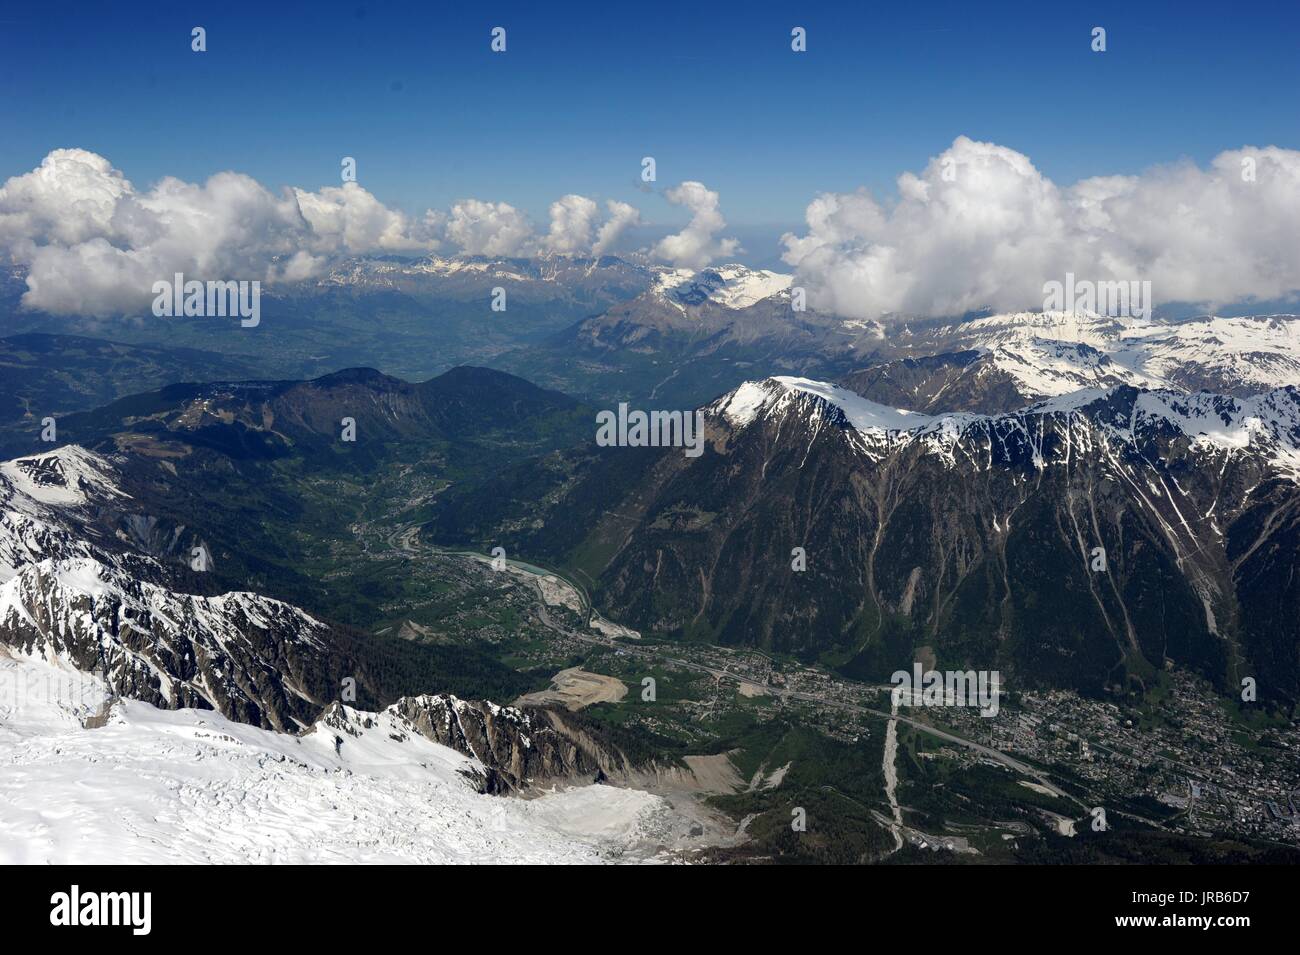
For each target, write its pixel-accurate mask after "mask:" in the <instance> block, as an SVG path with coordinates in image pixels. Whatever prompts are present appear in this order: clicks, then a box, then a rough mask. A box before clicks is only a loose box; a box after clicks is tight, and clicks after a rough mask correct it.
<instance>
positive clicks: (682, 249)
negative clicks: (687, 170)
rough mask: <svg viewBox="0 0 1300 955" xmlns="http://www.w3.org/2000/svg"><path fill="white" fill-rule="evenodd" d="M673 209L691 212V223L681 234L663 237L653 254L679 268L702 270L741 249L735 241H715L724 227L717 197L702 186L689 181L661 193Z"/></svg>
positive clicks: (725, 221) (710, 190)
mask: <svg viewBox="0 0 1300 955" xmlns="http://www.w3.org/2000/svg"><path fill="white" fill-rule="evenodd" d="M664 198H666V199H667V200H668V201H669V202H671V203H672V204H673V205H677V206H685V207H686V208H687V209H689V210H690V211H691V221H690V222H688V223H687V224H686V228H684V229H683V230H682V231H681V232H677V233H675V234H673V235H667V236H664V237H663V238H662V239H660V240H659V242H658V243H656V244H655V247H654V254H655V255H657V256H658V257H659V258H661V259H664V260H665V261H667V262H671V263H672V264H673V265H675V266H678V267H679V268H689V269H701V268H704V266H706V265H708V264H709V263H710V262H712V261H713V260H714V259H717V258H721V257H725V256H728V255H732V254H733V253H735V252H736V251H737V250H738V249H739V248H740V243H739V242H738V241H737V240H735V239H715V238H714V236H716V235H717V234H718V233H719V232H721V231H722V230H723V229H725V228H726V226H727V220H726V219H724V218H723V217H722V212H721V211H720V210H719V209H718V194H717V193H716V192H714V191H713V190H712V189H708V188H706V187H705V185H704V183H702V182H694V181H691V180H688V181H686V182H683V183H680V184H678V185H676V186H674V187H673V188H671V189H668V190H667V191H665V192H664Z"/></svg>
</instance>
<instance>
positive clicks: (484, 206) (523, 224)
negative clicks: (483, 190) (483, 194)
mask: <svg viewBox="0 0 1300 955" xmlns="http://www.w3.org/2000/svg"><path fill="white" fill-rule="evenodd" d="M447 238H448V239H450V240H451V241H452V242H454V243H455V244H456V245H458V246H459V247H460V250H461V251H462V252H464V253H466V254H467V255H527V254H529V252H530V251H531V250H532V246H533V227H532V225H531V224H530V223H529V221H528V217H527V216H525V215H524V214H523V213H522V212H520V211H519V210H518V209H516V208H515V207H514V206H512V205H510V204H509V203H506V202H483V201H482V200H480V199H462V200H461V201H460V202H457V203H456V204H455V205H453V206H452V207H451V216H450V218H448V220H447Z"/></svg>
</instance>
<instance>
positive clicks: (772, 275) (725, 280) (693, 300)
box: [655, 265, 794, 308]
mask: <svg viewBox="0 0 1300 955" xmlns="http://www.w3.org/2000/svg"><path fill="white" fill-rule="evenodd" d="M793 280H794V276H792V275H787V274H784V273H781V272H771V271H768V270H767V269H751V268H748V267H746V266H744V265H719V266H716V267H712V268H707V269H700V270H698V271H695V270H692V269H668V268H662V269H656V270H655V283H656V284H655V291H656V292H657V293H658V294H659V295H660V296H662V297H664V298H665V299H666V300H668V301H671V302H673V303H674V304H677V305H701V304H703V303H704V302H706V301H709V302H713V303H714V304H717V305H722V306H725V307H726V308H748V307H749V306H751V305H754V304H756V303H757V302H761V301H762V300H763V299H765V298H771V297H772V296H773V295H780V294H782V293H783V292H786V291H788V290H789V288H790V284H791V282H792V281H793Z"/></svg>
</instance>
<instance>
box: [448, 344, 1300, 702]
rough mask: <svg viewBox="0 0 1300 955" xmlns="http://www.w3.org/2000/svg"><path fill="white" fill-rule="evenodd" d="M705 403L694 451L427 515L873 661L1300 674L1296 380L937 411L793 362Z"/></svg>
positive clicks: (514, 476)
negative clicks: (1232, 394) (978, 411)
mask: <svg viewBox="0 0 1300 955" xmlns="http://www.w3.org/2000/svg"><path fill="white" fill-rule="evenodd" d="M955 367H956V368H958V370H960V367H961V366H960V365H957V366H955ZM706 422H707V424H706V427H707V435H708V439H709V448H708V450H706V452H705V453H704V455H703V456H701V457H699V458H696V459H691V458H687V457H686V456H685V455H684V454H683V453H682V451H681V449H668V450H662V451H660V450H655V449H630V448H607V449H603V450H602V451H601V452H599V453H596V452H592V453H587V454H583V455H579V456H577V457H574V458H571V459H569V460H567V461H564V462H559V461H556V460H555V459H545V460H540V461H537V462H533V463H531V464H526V465H520V466H519V467H517V468H516V469H513V470H508V471H506V472H503V473H502V474H501V475H500V476H499V477H498V478H497V481H496V482H495V484H494V485H492V486H489V487H486V488H479V489H477V490H476V489H452V490H451V491H449V493H448V494H447V495H445V496H443V497H442V498H440V500H439V502H438V510H437V513H436V515H435V518H434V520H433V521H432V522H431V523H430V525H429V526H428V527H427V529H426V533H427V534H429V535H430V536H432V537H434V538H435V539H440V540H463V541H470V540H473V541H480V542H484V543H486V542H488V541H492V542H499V543H503V544H504V545H505V546H506V547H507V548H510V547H512V546H514V547H515V548H516V549H520V550H522V551H524V552H528V553H535V554H538V555H540V556H543V557H546V558H548V559H550V560H553V561H557V562H559V561H563V562H565V563H566V564H567V566H569V567H570V568H572V569H573V570H574V571H575V572H577V573H580V574H585V575H586V576H587V577H588V578H589V579H590V580H591V581H592V582H593V591H594V596H595V599H596V600H597V602H598V604H600V605H601V606H602V607H603V608H605V610H606V611H607V612H608V613H609V614H610V615H611V616H612V617H613V618H614V619H618V620H622V621H625V622H626V623H628V624H629V625H632V626H636V627H638V628H644V629H646V630H650V631H657V632H661V633H667V634H673V635H676V636H678V637H680V638H684V639H689V640H707V641H715V642H719V643H724V644H742V645H751V646H756V647H762V648H767V649H772V650H780V651H789V652H794V653H797V654H799V655H801V656H804V657H809V658H811V657H821V658H822V659H824V660H826V661H828V662H831V663H834V664H836V665H838V666H840V667H842V668H843V669H845V670H846V671H847V672H849V673H851V674H855V675H858V676H862V677H864V678H869V679H884V678H886V677H887V676H888V675H889V674H890V673H891V672H892V671H894V670H895V669H898V668H901V667H906V666H910V662H911V661H912V660H914V659H917V656H916V654H917V652H918V649H919V648H923V647H929V648H932V649H933V650H934V651H935V653H936V654H937V656H938V660H939V664H940V665H941V666H944V665H949V666H963V667H964V666H972V667H976V668H981V669H995V668H996V669H1001V670H1002V671H1003V672H1004V674H1008V676H1007V679H1008V680H1013V679H1014V680H1016V681H1020V683H1021V684H1022V685H1025V684H1042V685H1058V686H1069V687H1077V688H1079V689H1082V690H1085V691H1087V692H1090V693H1098V692H1101V691H1102V690H1103V689H1104V688H1106V687H1114V686H1116V685H1121V686H1122V685H1124V684H1125V683H1126V682H1127V681H1130V680H1132V681H1138V682H1144V681H1148V680H1149V679H1150V677H1151V676H1152V675H1153V673H1154V672H1155V671H1156V670H1157V669H1159V668H1161V667H1163V666H1165V665H1166V664H1167V663H1168V662H1176V663H1180V664H1184V665H1187V666H1191V667H1194V668H1196V669H1198V670H1201V671H1202V672H1205V673H1206V674H1208V675H1210V676H1211V677H1212V678H1213V679H1214V680H1216V681H1217V682H1218V683H1219V685H1220V686H1223V687H1225V688H1226V687H1229V686H1233V685H1236V683H1237V681H1238V680H1239V679H1240V678H1241V677H1244V676H1256V678H1257V679H1260V683H1261V686H1262V685H1263V683H1264V682H1267V683H1268V684H1269V686H1270V689H1271V692H1272V693H1274V694H1276V695H1277V696H1280V697H1294V696H1295V695H1296V694H1297V691H1300V677H1297V672H1298V671H1297V664H1298V663H1300V657H1298V656H1297V647H1298V641H1297V631H1296V624H1295V619H1296V611H1297V610H1300V584H1298V583H1297V582H1296V581H1294V580H1293V579H1292V578H1293V574H1292V569H1293V567H1294V561H1295V555H1296V553H1297V547H1298V546H1300V536H1298V535H1300V525H1298V524H1297V520H1298V518H1300V510H1298V509H1300V493H1298V491H1297V484H1296V463H1297V461H1300V458H1297V457H1296V448H1297V447H1300V399H1298V397H1297V393H1296V392H1295V391H1294V390H1292V389H1283V390H1280V391H1276V392H1272V393H1270V394H1269V395H1265V396H1261V397H1260V398H1258V399H1242V400H1236V399H1232V398H1222V397H1215V396H1211V395H1204V394H1202V395H1196V396H1191V397H1184V396H1180V395H1177V394H1175V393H1172V392H1154V391H1142V390H1138V389H1133V388H1127V387H1121V388H1118V389H1114V390H1111V391H1109V392H1100V391H1097V392H1091V393H1086V394H1083V395H1080V396H1076V397H1075V398H1073V399H1061V400H1058V401H1056V402H1048V403H1044V404H1043V405H1040V406H1035V407H1031V408H1028V409H1023V410H1021V411H1017V412H1014V413H1007V414H1000V415H994V416H985V415H974V414H951V415H945V416H939V417H933V416H927V415H920V414H913V413H908V412H898V411H894V410H893V409H891V408H889V407H884V406H881V405H878V404H874V403H871V402H867V401H864V400H863V399H862V398H861V397H860V396H858V395H855V394H853V393H852V392H848V391H846V390H844V389H840V388H835V387H834V386H829V385H821V384H818V383H815V382H806V381H801V380H798V379H781V380H769V381H765V382H757V383H751V384H748V385H745V386H742V387H741V388H740V389H737V390H736V391H735V392H733V393H731V394H729V395H727V396H725V397H724V398H722V399H720V400H719V401H717V402H715V403H714V404H713V405H711V406H710V407H709V408H708V409H707V417H706ZM524 502H532V503H531V506H530V505H529V504H527V503H524ZM575 528H581V530H575ZM795 548H803V552H804V556H805V559H806V570H797V569H794V566H793V565H794V564H795V562H796V561H795V558H796V556H797V553H796V552H794V549H795ZM1097 548H1102V549H1103V550H1101V551H1099V550H1097ZM1103 558H1104V559H1103ZM1260 674H1266V679H1265V678H1260Z"/></svg>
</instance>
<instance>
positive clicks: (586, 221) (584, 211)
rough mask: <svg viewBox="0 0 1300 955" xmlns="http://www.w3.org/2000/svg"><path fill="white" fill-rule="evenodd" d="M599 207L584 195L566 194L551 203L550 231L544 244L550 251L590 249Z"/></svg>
mask: <svg viewBox="0 0 1300 955" xmlns="http://www.w3.org/2000/svg"><path fill="white" fill-rule="evenodd" d="M599 215H600V207H599V206H598V205H596V203H595V201H594V200H592V199H588V198H587V197H586V196H575V195H568V196H563V197H562V198H560V199H557V200H555V202H552V203H551V231H550V233H549V234H548V235H547V236H546V241H545V246H546V248H547V250H548V251H551V252H563V253H567V254H569V255H573V254H574V253H578V252H587V251H588V250H590V249H591V234H592V232H593V231H594V230H595V228H596V218H597V216H599Z"/></svg>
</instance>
